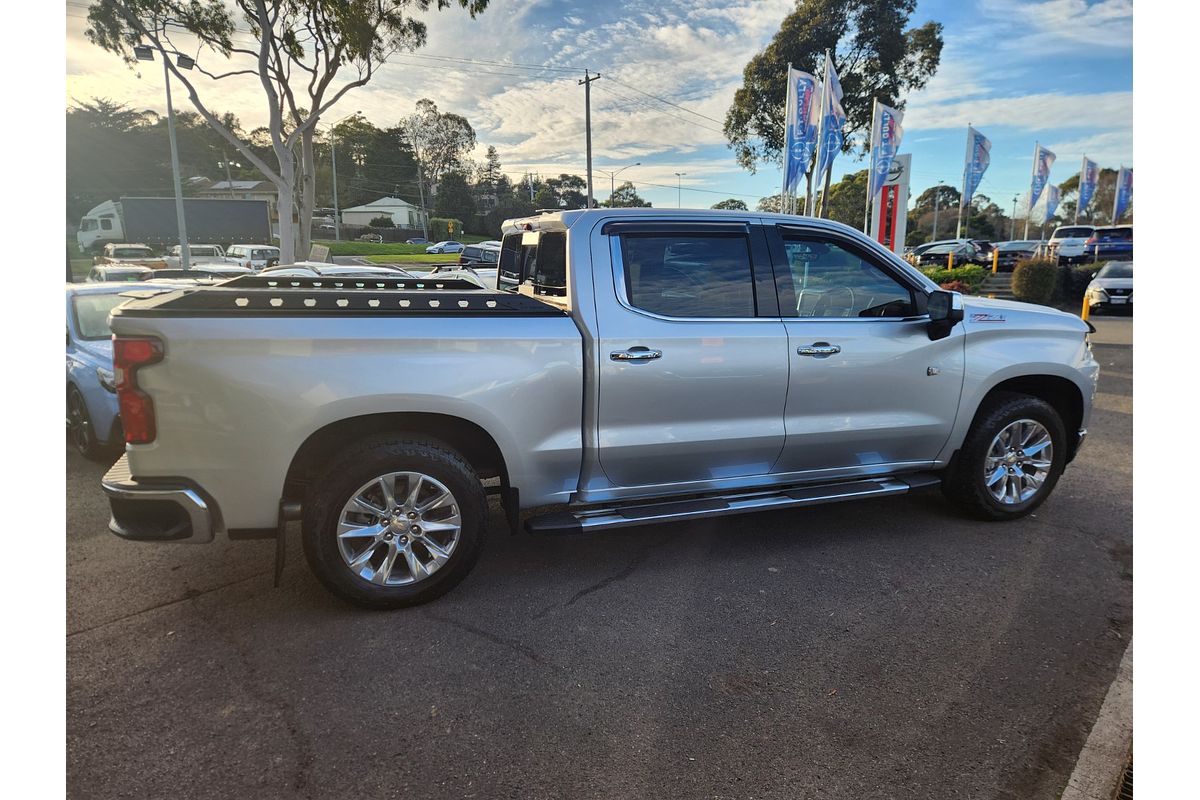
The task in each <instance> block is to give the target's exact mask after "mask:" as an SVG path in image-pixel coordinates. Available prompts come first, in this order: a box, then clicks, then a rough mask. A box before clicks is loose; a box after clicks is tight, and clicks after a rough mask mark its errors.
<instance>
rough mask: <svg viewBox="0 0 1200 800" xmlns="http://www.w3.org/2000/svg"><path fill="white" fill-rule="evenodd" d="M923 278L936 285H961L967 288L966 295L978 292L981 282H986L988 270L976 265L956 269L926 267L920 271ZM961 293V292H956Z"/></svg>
mask: <svg viewBox="0 0 1200 800" xmlns="http://www.w3.org/2000/svg"><path fill="white" fill-rule="evenodd" d="M921 272H922V273H923V274H924V275H925V277H927V278H929V280H931V281H933V282H934V283H936V284H938V285H939V286H940V285H941V284H943V283H950V282H952V281H953V282H955V283H961V284H963V285H964V286H966V287H967V289H966V291H967V292H968V293H970V292H975V291H978V290H979V287H980V286H982V285H983V282H984V281H985V280H987V276H988V274H989V270H988V269H986V268H984V267H981V266H979V265H978V264H969V265H967V266H965V267H956V268H954V269H941V268H940V267H926V268H924V269H922V270H921ZM956 291H962V290H956Z"/></svg>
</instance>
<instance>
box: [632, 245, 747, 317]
mask: <svg viewBox="0 0 1200 800" xmlns="http://www.w3.org/2000/svg"><path fill="white" fill-rule="evenodd" d="M621 261H622V264H623V267H624V272H625V296H626V300H627V301H628V302H629V305H631V306H633V307H634V308H639V309H642V310H643V311H649V312H651V313H652V314H661V315H663V316H666V317H684V318H687V317H725V318H739V317H753V316H754V315H755V306H754V274H753V272H752V271H751V268H750V245H749V241H748V240H747V238H746V236H745V234H742V233H732V234H726V233H711V234H710V233H677V234H669V233H667V234H664V233H647V234H640V233H627V234H623V235H622V236H621Z"/></svg>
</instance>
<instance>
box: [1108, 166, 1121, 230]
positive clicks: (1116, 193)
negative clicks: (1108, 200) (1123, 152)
mask: <svg viewBox="0 0 1200 800" xmlns="http://www.w3.org/2000/svg"><path fill="white" fill-rule="evenodd" d="M1124 171H1125V165H1124V164H1122V165H1121V166H1120V167H1118V168H1117V182H1116V183H1115V184H1113V207H1112V219H1111V220H1110V221H1109V223H1108V224H1109V225H1116V224H1117V203H1119V202H1121V173H1122V172H1124Z"/></svg>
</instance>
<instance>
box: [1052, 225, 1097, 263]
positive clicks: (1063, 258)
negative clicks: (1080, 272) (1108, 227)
mask: <svg viewBox="0 0 1200 800" xmlns="http://www.w3.org/2000/svg"><path fill="white" fill-rule="evenodd" d="M1095 230H1096V229H1095V228H1093V227H1092V226H1091V225H1062V226H1060V227H1058V228H1055V229H1054V235H1053V236H1051V237H1050V241H1049V242H1048V243H1047V245H1046V248H1047V251H1048V255H1049V256H1050V258H1054V259H1058V263H1059V264H1081V263H1083V262H1084V261H1087V260H1088V257H1087V254H1086V253H1085V252H1084V249H1085V248H1084V245H1085V244H1087V240H1088V239H1090V238H1091V236H1092V234H1093V233H1094V232H1095Z"/></svg>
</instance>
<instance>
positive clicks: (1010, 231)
mask: <svg viewBox="0 0 1200 800" xmlns="http://www.w3.org/2000/svg"><path fill="white" fill-rule="evenodd" d="M1017 197H1018V195H1015V194H1014V195H1013V213H1012V225H1011V226H1010V227H1009V229H1008V238H1009V240H1010V241H1011V240H1012V239H1015V238H1016V236H1017Z"/></svg>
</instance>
